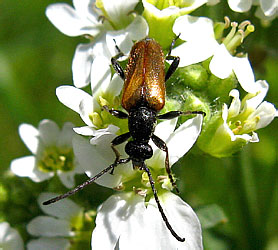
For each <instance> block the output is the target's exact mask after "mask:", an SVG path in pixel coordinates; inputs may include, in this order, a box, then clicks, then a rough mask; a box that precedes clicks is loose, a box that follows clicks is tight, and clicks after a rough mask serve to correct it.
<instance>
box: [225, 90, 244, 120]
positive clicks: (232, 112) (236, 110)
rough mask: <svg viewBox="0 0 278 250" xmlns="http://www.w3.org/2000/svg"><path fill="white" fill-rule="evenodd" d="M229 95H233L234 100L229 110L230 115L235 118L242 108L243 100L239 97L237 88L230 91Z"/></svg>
mask: <svg viewBox="0 0 278 250" xmlns="http://www.w3.org/2000/svg"><path fill="white" fill-rule="evenodd" d="M229 96H231V97H233V100H232V102H231V104H230V107H229V110H228V117H229V118H233V117H235V116H237V115H238V114H239V112H240V108H241V101H240V99H239V91H238V90H237V89H232V90H231V91H230V94H229Z"/></svg>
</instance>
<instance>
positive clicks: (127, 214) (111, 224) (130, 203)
mask: <svg viewBox="0 0 278 250" xmlns="http://www.w3.org/2000/svg"><path fill="white" fill-rule="evenodd" d="M145 211H146V208H145V206H144V198H143V197H141V196H139V195H134V193H131V192H130V193H122V194H117V195H113V196H111V197H109V198H108V199H107V200H106V201H105V202H104V203H103V204H102V205H101V207H100V208H99V210H98V213H97V217H96V228H95V229H94V231H93V234H92V249H114V248H115V246H116V244H117V241H118V240H119V238H120V242H119V246H120V249H123V250H125V249H126V250H127V249H130V247H131V246H132V249H139V245H140V241H141V237H138V233H140V232H142V231H143V227H144V225H143V223H144V222H143V220H142V215H143V214H144V212H145ZM137 230H138V231H137ZM144 240H145V239H144ZM131 242H132V245H131ZM138 244H139V245H138ZM137 246H138V248H137ZM133 247H135V248H133ZM141 249H142V248H141Z"/></svg>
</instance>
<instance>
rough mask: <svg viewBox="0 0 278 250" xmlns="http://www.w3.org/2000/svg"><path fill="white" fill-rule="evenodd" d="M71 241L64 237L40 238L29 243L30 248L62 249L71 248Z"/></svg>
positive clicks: (41, 249) (34, 249)
mask: <svg viewBox="0 0 278 250" xmlns="http://www.w3.org/2000/svg"><path fill="white" fill-rule="evenodd" d="M69 248H70V241H69V240H68V239H63V238H44V237H41V238H38V239H36V240H31V241H29V242H28V244H27V249H28V250H38V249H40V250H49V249H52V250H60V249H69Z"/></svg>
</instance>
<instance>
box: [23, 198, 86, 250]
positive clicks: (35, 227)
mask: <svg viewBox="0 0 278 250" xmlns="http://www.w3.org/2000/svg"><path fill="white" fill-rule="evenodd" d="M54 196H57V194H54V193H42V194H41V195H40V196H39V198H38V204H39V206H40V208H41V210H42V211H43V212H44V213H46V214H47V215H42V216H37V217H35V218H34V219H33V220H31V221H30V222H29V223H28V225H27V231H28V233H29V234H31V235H32V236H34V237H39V238H38V239H34V240H31V241H29V242H28V244H27V248H28V250H37V249H42V250H49V249H69V247H70V244H71V243H70V238H71V237H74V236H75V231H78V229H79V227H80V225H79V224H80V220H82V216H83V209H82V208H81V207H79V206H78V205H77V204H76V203H74V202H73V201H71V200H69V199H64V200H61V201H59V202H57V203H54V204H50V205H47V206H44V205H42V203H43V202H44V201H46V200H48V199H50V198H53V197H54ZM73 230H75V231H73Z"/></svg>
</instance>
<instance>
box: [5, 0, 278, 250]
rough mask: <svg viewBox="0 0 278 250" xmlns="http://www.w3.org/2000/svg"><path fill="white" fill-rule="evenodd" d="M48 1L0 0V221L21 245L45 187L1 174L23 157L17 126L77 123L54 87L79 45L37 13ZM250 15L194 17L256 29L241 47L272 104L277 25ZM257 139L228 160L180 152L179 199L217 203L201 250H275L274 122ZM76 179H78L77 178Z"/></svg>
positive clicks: (98, 190) (96, 195)
mask: <svg viewBox="0 0 278 250" xmlns="http://www.w3.org/2000/svg"><path fill="white" fill-rule="evenodd" d="M54 2H56V1H49V0H45V1H30V0H29V1H27V0H21V1H15V0H4V1H3V0H2V1H0V127H1V130H0V143H1V144H0V148H1V150H0V160H1V161H0V221H3V220H7V221H8V222H10V224H11V225H12V226H14V227H16V228H18V229H19V230H20V232H21V234H22V236H23V238H24V240H28V239H29V236H28V234H27V233H26V232H25V231H24V227H25V225H26V223H28V221H30V220H31V219H32V218H34V217H35V216H36V215H38V214H40V211H39V208H38V206H37V202H36V196H37V195H38V194H39V193H40V192H41V191H43V190H46V188H49V187H48V185H49V184H48V183H47V181H46V182H44V183H41V184H35V183H33V182H32V181H30V180H29V179H28V178H17V177H14V176H12V174H11V173H10V172H9V165H10V162H11V160H13V159H15V158H18V157H21V156H25V155H29V154H30V153H29V152H28V150H27V148H26V147H25V146H24V144H23V143H22V141H21V140H20V138H19V135H18V126H19V125H20V124H21V123H30V124H32V125H34V126H35V127H37V125H38V123H39V121H40V120H42V119H44V118H48V119H52V120H54V121H56V122H57V123H58V124H59V125H60V126H62V125H63V123H64V122H66V121H71V122H73V123H74V124H76V125H82V121H81V119H80V118H79V116H78V115H77V114H76V113H74V112H73V111H71V110H69V109H68V108H66V107H64V106H63V105H62V104H60V103H59V101H58V100H57V98H56V96H55V88H56V87H58V86H60V85H64V84H72V72H71V63H72V57H73V55H74V51H75V47H76V45H77V44H78V43H80V42H85V40H84V39H83V38H70V37H67V36H65V35H63V34H61V33H60V32H59V31H58V30H57V29H56V28H55V27H54V26H53V25H52V24H51V23H50V22H49V21H48V20H47V18H46V17H45V9H46V7H47V6H48V5H49V4H50V3H54ZM63 2H68V3H69V4H71V1H63ZM253 12H254V8H253V9H252V11H250V12H249V13H247V14H239V13H234V12H232V11H231V10H230V9H229V8H228V7H227V4H226V3H225V2H224V3H222V4H219V5H217V6H214V7H210V8H208V7H202V8H200V9H199V10H197V11H196V12H195V13H197V14H198V15H204V16H209V17H212V18H214V20H219V21H222V20H223V17H224V16H225V15H227V16H229V17H230V19H231V20H232V21H237V22H240V21H243V20H245V19H249V20H251V22H252V23H253V24H255V26H256V31H255V33H253V34H251V35H250V36H249V37H248V38H247V40H246V42H245V43H244V48H243V49H244V50H245V51H247V52H248V53H249V57H250V60H251V63H252V65H253V67H254V71H255V74H256V79H265V80H267V81H268V83H269V85H270V90H269V94H268V95H267V97H266V100H267V101H269V102H271V103H273V104H274V105H275V106H276V107H278V98H277V96H278V73H277V72H278V51H277V47H278V20H277V19H276V20H274V21H273V22H272V24H271V25H270V26H268V27H263V26H262V25H261V23H260V20H258V19H257V18H256V17H254V15H253ZM193 14H194V13H193ZM258 134H259V138H260V142H259V143H256V144H249V145H248V146H247V147H245V148H244V150H243V151H242V152H240V153H238V154H236V155H235V156H234V157H231V158H226V159H215V158H212V157H209V156H202V157H200V156H196V155H194V154H188V155H187V156H186V157H184V158H183V159H182V161H181V162H179V163H178V164H177V165H179V166H175V167H174V172H175V173H176V174H177V176H178V178H179V181H178V185H179V187H180V190H181V196H182V198H183V199H184V200H185V201H187V202H188V203H189V204H190V205H191V206H192V207H193V208H195V209H197V210H198V208H202V207H203V206H205V205H209V204H217V205H218V206H219V207H221V208H222V209H223V211H224V214H225V218H226V219H224V220H222V223H219V224H218V225H217V226H216V227H213V228H212V229H207V230H204V244H205V249H278V226H277V225H278V168H277V150H278V142H277V138H278V121H277V119H276V120H274V121H273V122H272V123H271V124H270V125H269V126H268V127H267V128H265V129H261V130H259V131H258ZM77 179H78V180H77V181H78V182H81V181H82V180H84V179H85V177H84V176H80V177H78V178H77ZM57 183H58V181H57ZM53 186H55V188H57V185H54V184H53ZM60 186H61V190H56V191H57V192H60V193H61V192H63V191H65V188H64V187H62V185H60ZM50 189H51V186H50ZM52 191H53V190H52ZM111 192H112V191H111V190H108V189H106V188H103V187H99V186H97V185H92V186H91V187H88V188H87V189H86V190H84V191H83V192H81V193H80V194H77V195H76V197H74V198H73V199H74V200H77V201H82V204H85V207H86V208H87V209H91V208H96V207H97V206H98V205H99V204H100V203H101V202H103V201H104V200H105V199H106V198H107V197H108V196H109V195H110V194H111ZM88 197H90V198H88Z"/></svg>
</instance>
